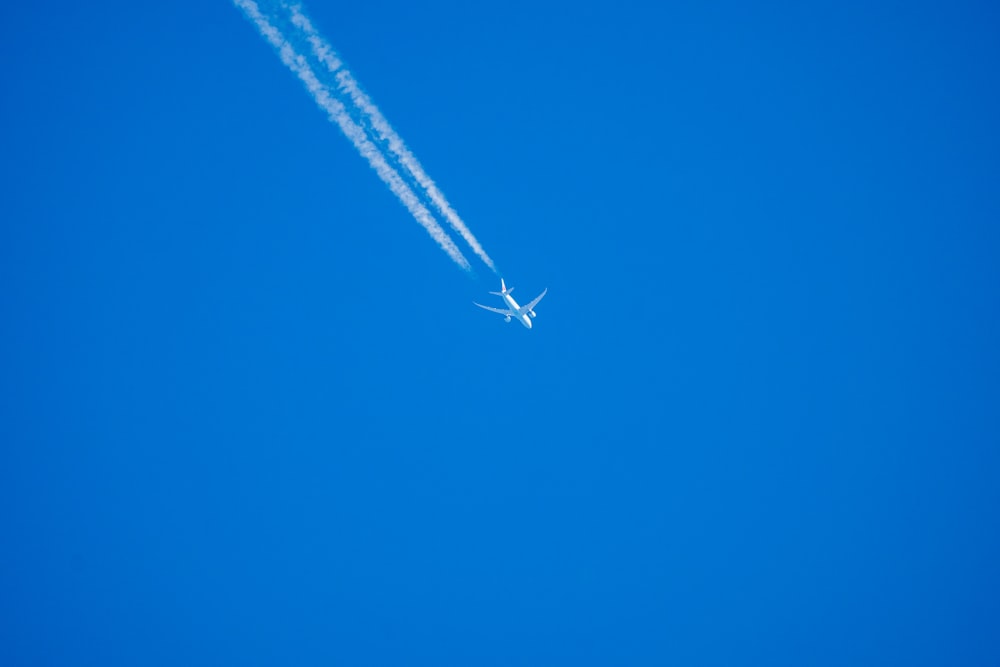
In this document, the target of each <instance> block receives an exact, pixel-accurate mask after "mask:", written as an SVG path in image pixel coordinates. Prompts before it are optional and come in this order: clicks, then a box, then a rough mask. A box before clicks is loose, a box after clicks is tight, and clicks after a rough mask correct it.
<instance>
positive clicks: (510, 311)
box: [472, 278, 549, 329]
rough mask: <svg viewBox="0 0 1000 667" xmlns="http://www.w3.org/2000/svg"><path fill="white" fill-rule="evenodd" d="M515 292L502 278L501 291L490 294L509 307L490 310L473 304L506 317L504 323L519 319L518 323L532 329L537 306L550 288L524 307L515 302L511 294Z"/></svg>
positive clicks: (478, 304) (481, 305) (487, 307)
mask: <svg viewBox="0 0 1000 667" xmlns="http://www.w3.org/2000/svg"><path fill="white" fill-rule="evenodd" d="M513 291H514V288H513V287H509V288H508V287H507V286H506V285H505V284H504V282H503V278H501V279H500V291H499V292H490V294H496V295H497V296H498V297H500V298H501V299H503V302H504V303H505V304H506V305H507V308H490V307H489V306H484V305H483V304H481V303H476V302H475V301H473V302H472V303H473V304H475V305H477V306H479V307H480V308H484V309H486V310H489V311H492V312H494V313H500V314H501V315H503V316H504V318H503V320H504V322H510V318H512V317H514V318H517V321H518V322H520V323H521V324H523V325H524V326H526V327H527V328H529V329H530V328H531V318H533V317H534V316H535V306H537V305H538V302H539V301H541V300H542V297H543V296H545V293H546V292H548V291H549V288H548V287H546V288H545V289H544V290H543V291H542V293H541V294H539V295H538V296H536V297H535V298H534V299H533V300H532V301H531V302H530V303H528V304H526V305H524V306H519V305H517V301H514V297H512V296H511V295H510V293H511V292H513Z"/></svg>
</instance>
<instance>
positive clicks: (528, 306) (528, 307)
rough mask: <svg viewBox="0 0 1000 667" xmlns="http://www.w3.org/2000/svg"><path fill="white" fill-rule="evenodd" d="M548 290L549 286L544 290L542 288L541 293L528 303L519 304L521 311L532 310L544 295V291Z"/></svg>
mask: <svg viewBox="0 0 1000 667" xmlns="http://www.w3.org/2000/svg"><path fill="white" fill-rule="evenodd" d="M548 291H549V288H548V287H546V288H545V289H544V290H542V293H541V294H539V295H538V296H536V297H535V298H534V299H533V300H532V301H531V302H530V303H526V304H525V305H523V306H521V312H522V313H526V312H528V311H529V310H534V309H535V306H537V305H538V302H539V301H541V300H542V297H543V296H545V293H546V292H548Z"/></svg>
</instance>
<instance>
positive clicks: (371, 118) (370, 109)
mask: <svg viewBox="0 0 1000 667" xmlns="http://www.w3.org/2000/svg"><path fill="white" fill-rule="evenodd" d="M281 4H282V5H283V6H284V7H285V8H286V9H287V10H288V11H289V12H290V13H291V16H292V25H294V26H295V27H297V28H299V29H300V30H301V31H302V32H303V33H304V34H305V36H306V38H307V39H308V40H309V46H310V47H311V48H312V52H313V55H315V56H316V57H317V58H318V59H319V61H320V62H321V63H323V64H324V65H326V68H327V69H328V70H329V71H330V73H331V74H334V75H335V76H336V78H337V84H338V87H339V88H340V89H341V90H342V91H343V92H345V93H346V94H347V95H348V96H350V98H351V102H352V103H353V104H354V106H355V107H356V108H357V109H358V110H359V111H361V113H362V114H364V116H365V117H366V118H367V119H368V122H369V123H371V126H372V128H374V130H375V132H376V133H377V134H378V138H379V140H380V141H381V142H382V143H384V144H386V145H388V147H389V152H391V153H392V154H393V155H395V156H396V160H397V161H398V162H399V164H400V165H402V167H403V168H404V169H405V170H406V171H407V172H408V173H409V174H410V176H412V177H413V180H415V181H416V182H417V184H418V185H420V187H421V188H422V189H423V191H424V192H425V193H426V195H427V198H428V199H429V200H430V201H431V203H433V204H434V207H435V208H436V209H437V210H438V211H440V212H441V215H442V216H444V219H445V220H447V221H448V224H450V225H451V226H452V228H453V229H454V230H455V231H456V232H458V233H459V234H461V236H462V238H463V239H465V241H466V243H468V244H469V247H471V248H472V250H473V252H475V253H476V254H477V255H478V256H479V258H480V259H481V260H483V262H485V263H486V266H488V267H490V268H491V269H493V271H494V272H496V267H495V266H494V265H493V260H492V259H490V256H489V255H487V254H486V251H485V250H483V247H482V246H481V245H480V244H479V241H477V240H476V237H475V236H473V235H472V232H471V231H469V228H468V227H467V226H466V225H465V223H464V222H463V221H462V219H461V218H460V217H458V213H456V212H455V211H454V209H452V208H451V206H450V205H449V204H448V200H447V199H445V198H444V194H443V193H442V192H441V190H439V189H438V187H437V185H436V184H435V183H434V181H432V180H431V178H430V176H428V175H427V172H425V171H424V168H423V167H422V166H421V165H420V162H419V161H417V158H416V157H414V155H413V153H411V152H410V150H409V149H408V148H407V147H406V144H405V143H403V139H402V138H401V137H400V136H399V134H397V133H396V131H395V130H394V129H392V126H391V125H389V121H387V120H386V119H385V116H383V115H382V112H381V111H379V109H378V107H377V106H375V103H374V102H372V100H371V98H370V97H368V95H367V94H366V93H365V92H364V91H363V90H361V86H359V85H358V82H357V81H355V79H354V77H353V76H351V72H350V71H349V70H348V69H347V68H346V67H344V63H343V62H342V61H341V60H340V58H339V57H338V56H337V53H336V52H335V51H334V50H333V48H332V47H331V46H330V45H329V44H328V43H327V42H326V40H324V39H323V37H322V36H321V35H320V34H319V32H318V31H317V30H316V28H315V27H313V24H312V22H311V21H310V20H309V17H307V16H306V15H305V14H304V13H303V11H302V6H301V5H299V4H289V3H288V2H286V1H285V0H282V3H281Z"/></svg>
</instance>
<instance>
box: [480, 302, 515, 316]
mask: <svg viewBox="0 0 1000 667" xmlns="http://www.w3.org/2000/svg"><path fill="white" fill-rule="evenodd" d="M472 303H473V305H475V306H479V307H480V308H483V309H485V310H491V311H493V312H494V313H500V314H501V315H507V316H508V317H509V316H511V315H517V313H515V312H514V311H513V310H505V309H503V308H490V307H489V306H484V305H483V304H481V303H476V302H475V301H473V302H472Z"/></svg>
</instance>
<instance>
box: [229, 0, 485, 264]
mask: <svg viewBox="0 0 1000 667" xmlns="http://www.w3.org/2000/svg"><path fill="white" fill-rule="evenodd" d="M233 4H235V5H236V6H237V7H239V8H240V9H242V10H243V13H244V14H246V16H247V18H248V19H250V21H252V22H253V24H254V25H255V26H256V27H257V31H258V32H260V35H261V37H263V38H264V39H266V40H267V41H268V42H269V43H270V44H271V46H273V47H274V48H275V49H276V50H277V51H278V55H279V56H280V57H281V62H283V63H285V65H286V66H287V67H288V69H290V70H292V72H294V73H295V74H296V76H298V77H299V79H300V80H301V81H302V83H303V84H304V85H305V87H306V90H308V91H309V94H310V95H311V96H312V98H313V100H315V102H316V104H317V105H319V107H320V108H321V109H323V110H324V111H326V112H327V114H328V115H329V118H330V120H331V121H333V122H334V123H336V124H337V125H338V126H339V127H340V130H341V131H342V132H343V133H344V135H345V136H346V137H347V138H348V139H349V140H350V142H351V143H352V144H354V147H355V148H356V149H357V151H358V153H360V154H361V156H362V157H363V158H365V159H366V160H367V161H368V164H369V165H371V168H372V169H374V170H375V173H377V174H378V175H379V178H381V179H382V181H383V182H384V183H385V184H386V185H387V186H388V187H389V190H391V191H392V193H393V194H394V195H396V198H397V199H399V201H400V202H401V203H402V204H403V206H405V207H406V210H408V211H409V212H410V215H412V216H413V217H414V219H415V220H416V221H417V222H419V223H420V224H421V225H422V226H423V227H424V229H426V230H427V233H428V234H430V235H431V238H433V239H434V240H435V241H437V242H438V245H440V246H441V248H442V249H443V250H444V251H445V252H446V253H448V256H449V257H451V259H452V260H453V261H454V262H455V263H456V264H458V265H459V266H461V267H462V268H463V269H465V270H466V271H471V270H472V267H471V266H470V265H469V261H468V260H467V259H466V258H465V256H464V255H462V251H461V250H459V249H458V246H456V245H455V242H454V241H452V239H451V237H450V236H448V233H447V232H445V231H444V229H443V228H442V227H441V225H440V224H438V222H437V220H435V219H434V216H432V215H431V213H430V211H428V210H427V207H426V206H424V205H423V204H422V203H421V202H420V199H419V198H418V197H417V196H416V195H415V194H414V193H413V190H411V189H410V186H409V185H407V184H406V182H405V181H404V180H403V179H402V177H401V176H400V175H399V173H398V172H397V171H396V170H395V169H393V168H392V166H391V165H389V163H387V162H386V159H385V156H384V155H382V152H381V151H380V150H379V149H378V147H377V146H375V144H373V143H372V142H371V140H370V139H368V137H367V135H366V134H365V131H364V129H363V128H362V127H361V126H360V125H358V124H357V123H355V122H354V120H352V119H351V116H350V114H349V113H348V112H347V109H345V108H344V105H343V104H342V103H341V102H340V101H339V100H337V99H335V98H334V97H333V96H332V95H331V94H330V91H329V90H328V89H327V87H326V86H324V85H323V84H322V83H321V82H320V80H319V79H318V78H317V77H316V74H315V72H313V70H312V68H311V67H310V66H309V63H308V62H307V61H306V59H305V57H303V56H302V55H301V54H299V53H298V52H296V50H295V48H294V47H293V46H292V45H291V43H290V42H289V41H288V39H286V38H285V36H284V35H283V34H282V33H281V31H280V30H278V29H277V28H276V27H275V26H274V25H272V24H271V22H270V21H268V19H267V18H266V17H265V16H264V15H263V14H262V13H261V11H260V7H259V6H258V5H257V3H256V2H254V0H233Z"/></svg>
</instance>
